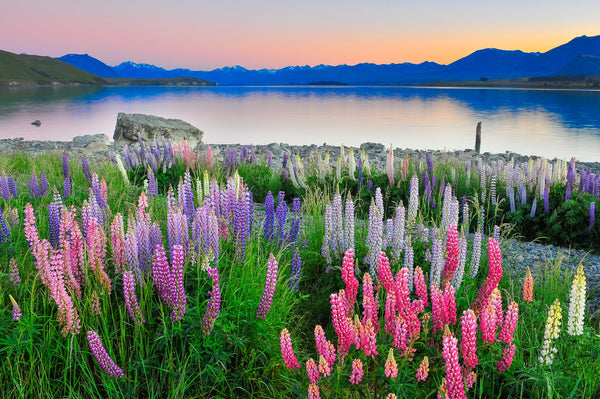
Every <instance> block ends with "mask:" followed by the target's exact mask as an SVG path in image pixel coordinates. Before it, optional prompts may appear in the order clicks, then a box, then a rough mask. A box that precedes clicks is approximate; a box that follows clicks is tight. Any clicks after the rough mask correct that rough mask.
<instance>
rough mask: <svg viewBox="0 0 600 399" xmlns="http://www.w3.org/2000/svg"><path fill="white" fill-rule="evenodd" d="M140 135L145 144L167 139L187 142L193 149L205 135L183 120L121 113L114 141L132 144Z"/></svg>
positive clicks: (118, 117)
mask: <svg viewBox="0 0 600 399" xmlns="http://www.w3.org/2000/svg"><path fill="white" fill-rule="evenodd" d="M138 133H139V134H141V137H142V140H143V141H145V142H148V141H154V140H156V139H157V138H159V137H166V138H170V139H171V140H173V141H175V142H181V141H184V140H186V141H187V142H188V143H189V145H190V146H191V147H192V148H194V147H196V145H198V143H200V142H201V141H202V135H203V134H204V132H203V131H202V130H200V129H198V128H196V127H195V126H192V125H190V124H189V123H187V122H185V121H182V120H181V119H165V118H161V117H159V116H154V115H145V114H125V113H123V112H119V115H118V116H117V126H116V127H115V134H114V135H113V139H114V140H115V141H116V142H117V143H120V144H131V143H134V142H136V141H137V140H138Z"/></svg>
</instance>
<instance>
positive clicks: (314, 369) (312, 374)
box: [306, 357, 319, 384]
mask: <svg viewBox="0 0 600 399" xmlns="http://www.w3.org/2000/svg"><path fill="white" fill-rule="evenodd" d="M306 374H308V379H309V380H310V382H311V384H318V383H319V367H318V366H317V363H316V362H315V360H314V359H313V358H312V357H311V358H310V359H308V360H307V361H306Z"/></svg>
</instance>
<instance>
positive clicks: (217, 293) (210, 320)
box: [202, 267, 221, 335]
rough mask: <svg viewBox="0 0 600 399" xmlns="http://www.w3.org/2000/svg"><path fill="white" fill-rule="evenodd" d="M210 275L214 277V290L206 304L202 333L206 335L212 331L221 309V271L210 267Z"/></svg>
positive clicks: (211, 291)
mask: <svg viewBox="0 0 600 399" xmlns="http://www.w3.org/2000/svg"><path fill="white" fill-rule="evenodd" d="M208 277H210V278H211V279H212V290H210V292H209V295H210V299H209V300H208V304H207V305H206V312H205V313H204V320H203V322H202V333H203V334H204V335H208V334H210V332H211V331H212V329H213V327H214V325H215V320H216V319H217V316H219V310H220V309H221V290H220V288H219V271H218V270H217V268H212V267H209V268H208Z"/></svg>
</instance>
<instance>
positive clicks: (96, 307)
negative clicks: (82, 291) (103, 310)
mask: <svg viewBox="0 0 600 399" xmlns="http://www.w3.org/2000/svg"><path fill="white" fill-rule="evenodd" d="M92 312H94V314H95V315H96V316H99V315H100V298H98V291H96V290H94V291H92Z"/></svg>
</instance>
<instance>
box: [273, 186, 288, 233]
mask: <svg viewBox="0 0 600 399" xmlns="http://www.w3.org/2000/svg"><path fill="white" fill-rule="evenodd" d="M275 214H276V217H277V239H278V240H279V241H282V240H283V239H284V237H285V234H284V229H285V221H286V219H287V204H286V202H285V192H284V191H280V192H279V204H278V205H277V209H276V211H275Z"/></svg>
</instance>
